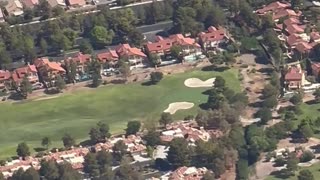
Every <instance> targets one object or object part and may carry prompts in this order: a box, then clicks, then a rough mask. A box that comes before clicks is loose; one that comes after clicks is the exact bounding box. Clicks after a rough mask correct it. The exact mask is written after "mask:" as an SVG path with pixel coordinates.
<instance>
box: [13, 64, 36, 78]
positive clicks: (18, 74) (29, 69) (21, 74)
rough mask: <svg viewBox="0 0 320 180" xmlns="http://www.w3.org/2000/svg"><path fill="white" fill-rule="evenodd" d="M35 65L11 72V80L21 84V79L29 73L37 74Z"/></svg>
mask: <svg viewBox="0 0 320 180" xmlns="http://www.w3.org/2000/svg"><path fill="white" fill-rule="evenodd" d="M37 72H38V71H37V69H36V66H35V65H27V66H25V67H21V68H18V69H16V70H14V71H13V74H12V79H13V81H15V82H21V81H22V79H23V78H24V77H25V76H26V75H27V74H29V73H37Z"/></svg>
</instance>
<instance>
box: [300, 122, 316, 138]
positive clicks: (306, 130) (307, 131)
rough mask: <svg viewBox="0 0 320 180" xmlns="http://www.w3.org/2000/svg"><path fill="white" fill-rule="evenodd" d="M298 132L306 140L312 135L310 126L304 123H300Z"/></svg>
mask: <svg viewBox="0 0 320 180" xmlns="http://www.w3.org/2000/svg"><path fill="white" fill-rule="evenodd" d="M298 131H299V132H300V133H301V135H302V136H303V137H304V138H305V139H308V138H310V137H311V136H312V135H313V130H312V128H311V126H310V124H309V123H308V122H306V121H303V122H301V124H300V125H299V126H298Z"/></svg>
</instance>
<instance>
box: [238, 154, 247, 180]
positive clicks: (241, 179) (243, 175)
mask: <svg viewBox="0 0 320 180" xmlns="http://www.w3.org/2000/svg"><path fill="white" fill-rule="evenodd" d="M236 168H237V169H236V172H237V178H236V179H237V180H246V179H248V175H249V166H248V161H247V160H246V159H240V160H239V161H238V162H237V165H236Z"/></svg>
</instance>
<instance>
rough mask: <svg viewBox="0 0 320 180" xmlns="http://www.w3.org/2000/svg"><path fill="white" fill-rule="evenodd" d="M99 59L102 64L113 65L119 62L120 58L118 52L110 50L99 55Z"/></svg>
mask: <svg viewBox="0 0 320 180" xmlns="http://www.w3.org/2000/svg"><path fill="white" fill-rule="evenodd" d="M97 59H98V60H99V61H100V62H101V63H111V64H116V62H117V61H118V60H119V56H118V54H117V52H116V51H114V50H108V51H106V52H101V53H98V54H97Z"/></svg>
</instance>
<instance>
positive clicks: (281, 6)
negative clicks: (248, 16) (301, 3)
mask: <svg viewBox="0 0 320 180" xmlns="http://www.w3.org/2000/svg"><path fill="white" fill-rule="evenodd" d="M289 7H291V5H290V4H289V3H282V2H279V1H276V2H273V3H270V4H268V5H266V6H264V7H263V8H261V9H258V10H257V11H256V13H257V14H259V15H265V14H267V13H270V12H275V11H278V10H281V9H286V8H289Z"/></svg>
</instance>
